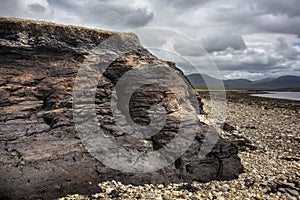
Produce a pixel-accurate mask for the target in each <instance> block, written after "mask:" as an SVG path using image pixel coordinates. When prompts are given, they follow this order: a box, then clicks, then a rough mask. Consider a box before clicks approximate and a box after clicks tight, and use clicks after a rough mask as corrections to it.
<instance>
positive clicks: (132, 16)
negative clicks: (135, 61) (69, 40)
mask: <svg viewBox="0 0 300 200" xmlns="http://www.w3.org/2000/svg"><path fill="white" fill-rule="evenodd" d="M50 2H51V3H50V4H52V5H53V6H54V7H57V8H58V9H62V10H65V11H67V12H68V13H69V14H73V15H76V14H77V13H80V14H79V16H80V20H81V21H82V22H84V23H90V24H96V25H98V26H107V27H111V28H113V29H119V30H121V29H128V28H138V27H142V26H145V25H147V24H148V23H149V22H150V21H151V20H152V19H153V12H151V11H148V10H147V9H146V8H143V7H141V8H138V7H135V6H132V5H131V4H130V3H129V2H124V1H121V0H111V1H106V0H101V1H97V0H91V1H70V0H66V1H62V0H51V1H50Z"/></svg>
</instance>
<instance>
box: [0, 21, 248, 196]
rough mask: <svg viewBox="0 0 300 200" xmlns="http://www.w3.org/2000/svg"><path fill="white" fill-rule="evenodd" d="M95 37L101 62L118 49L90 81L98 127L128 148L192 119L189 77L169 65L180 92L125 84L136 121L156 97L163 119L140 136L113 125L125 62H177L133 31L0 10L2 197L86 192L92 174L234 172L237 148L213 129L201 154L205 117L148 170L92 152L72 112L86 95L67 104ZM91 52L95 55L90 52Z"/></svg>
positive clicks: (141, 146) (133, 177)
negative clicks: (186, 114) (213, 137)
mask: <svg viewBox="0 0 300 200" xmlns="http://www.w3.org/2000/svg"><path fill="white" fill-rule="evenodd" d="M110 37H115V38H116V39H115V40H113V41H114V42H115V43H113V42H112V43H101V42H102V41H104V40H106V39H108V38H110ZM99 44H100V48H96V49H97V53H98V54H101V55H102V56H101V57H100V60H101V62H107V63H106V64H108V62H110V61H111V56H112V55H118V56H117V59H113V62H111V63H109V66H108V68H107V69H106V70H105V72H104V73H103V74H104V76H102V77H101V79H100V80H99V81H98V85H97V90H96V92H95V97H96V98H95V102H92V103H95V110H96V117H97V119H98V121H99V123H100V124H99V126H101V128H102V129H103V130H104V132H105V134H108V135H109V137H110V138H111V139H112V140H114V141H115V142H116V143H118V144H120V145H121V146H125V147H126V148H127V149H134V150H136V151H137V152H150V151H155V150H159V149H162V148H163V147H164V146H166V145H167V144H168V143H169V142H170V141H171V140H172V139H174V137H176V135H177V134H178V133H177V132H178V129H179V126H180V123H183V124H189V123H191V122H189V121H186V122H180V114H181V111H180V109H181V104H180V102H185V101H188V100H189V99H188V97H189V96H191V95H192V94H190V93H189V92H188V91H189V90H188V88H187V87H189V83H188V82H187V81H186V80H185V78H183V76H182V74H181V72H180V71H179V70H171V71H170V73H172V74H170V77H178V78H177V79H175V80H173V81H176V82H177V83H178V84H179V85H180V91H182V93H184V95H183V96H182V97H180V98H178V97H177V96H176V95H175V94H174V93H173V92H172V91H170V89H169V88H167V87H162V86H158V85H155V84H146V85H144V86H143V87H141V88H139V89H138V90H137V91H135V92H134V93H133V95H132V97H131V99H130V102H129V104H128V108H127V109H129V111H130V117H131V118H132V120H133V121H134V122H135V123H137V124H139V125H141V126H147V125H148V124H150V123H151V120H150V117H149V109H151V106H152V105H154V104H159V103H160V104H161V105H162V107H164V108H165V110H166V111H167V115H166V123H165V125H164V126H163V128H162V129H161V130H160V131H159V132H158V133H157V134H155V135H153V136H151V137H149V138H146V139H145V140H140V139H138V138H135V137H131V135H130V134H129V133H128V132H126V131H124V130H125V129H122V127H121V129H120V126H117V125H116V123H115V120H116V119H115V118H116V117H118V116H116V115H114V114H113V111H112V105H111V99H112V98H113V89H114V87H115V86H116V83H117V82H118V81H119V80H120V78H121V77H122V76H123V75H124V74H125V73H126V72H128V71H130V70H132V69H139V67H140V66H145V65H147V66H148V67H150V68H151V67H153V68H155V66H157V65H159V66H161V67H162V68H164V69H168V68H172V69H176V68H175V64H174V63H172V62H166V61H161V60H159V59H157V58H156V57H154V56H153V55H151V54H150V53H149V52H148V51H147V50H146V49H144V48H143V47H142V46H141V45H140V44H139V41H138V39H137V37H136V36H135V35H134V34H124V33H114V32H106V31H96V30H90V29H83V28H77V27H66V26H59V25H54V24H45V23H39V22H32V21H21V20H11V19H3V18H2V19H0V46H1V47H0V74H1V75H0V96H1V98H0V177H1V178H0V197H3V198H4V197H6V198H14V199H15V198H21V197H24V198H30V197H32V198H38V197H43V198H45V199H49V198H55V197H59V196H62V195H65V194H68V193H93V192H96V191H97V189H98V188H97V183H98V182H100V181H105V180H112V179H114V180H120V181H122V182H123V183H131V184H143V183H146V182H151V183H168V182H182V181H185V182H190V181H193V180H198V181H202V182H207V181H211V180H215V179H220V180H225V179H232V178H236V177H237V176H238V175H239V173H241V171H242V166H241V164H240V160H239V158H238V157H237V148H236V147H235V146H234V145H232V144H231V143H230V142H229V141H225V140H223V139H221V138H220V139H219V140H218V142H217V144H216V145H215V146H214V148H213V149H212V150H211V152H210V153H208V154H207V155H206V157H205V158H202V159H199V156H198V152H199V149H200V148H201V146H202V145H203V140H204V139H205V138H206V136H207V135H209V134H217V133H216V132H215V131H214V130H213V129H212V128H210V127H208V126H206V125H202V126H199V128H198V129H195V130H191V129H189V128H187V129H186V132H187V133H186V134H188V132H193V134H194V135H195V136H194V139H193V141H192V143H191V145H190V147H189V148H188V149H187V151H186V152H185V153H184V154H183V155H181V156H180V158H178V159H176V161H175V162H172V163H171V164H170V165H169V166H168V167H165V168H163V169H160V170H158V171H156V172H151V173H139V174H136V173H124V172H121V171H118V170H114V169H111V168H109V167H107V166H105V165H103V163H101V162H100V161H99V160H97V159H95V156H94V152H92V150H91V148H87V146H86V144H85V143H84V142H82V141H83V140H82V138H81V136H80V135H78V133H77V130H76V129H75V125H74V118H73V115H74V114H75V115H77V114H81V113H84V109H83V107H84V108H86V107H88V106H90V102H85V103H82V102H84V101H82V102H81V104H80V106H83V107H80V106H79V107H76V108H75V111H76V112H75V113H74V110H73V107H72V104H73V103H74V102H73V99H74V96H73V95H74V93H73V89H74V82H75V80H76V76H77V73H78V70H79V68H80V66H81V65H82V63H85V60H86V59H88V58H89V55H90V54H91V53H92V51H91V49H93V48H95V47H96V46H97V45H99ZM101 45H102V46H101ZM128 49H130V51H128ZM112 52H113V53H112ZM89 62H90V64H91V65H92V64H94V63H93V61H92V60H89ZM95 62H96V61H95ZM97 64H99V63H97ZM144 72H145V71H144ZM140 75H141V74H139V71H137V72H136V73H134V74H133V75H132V78H133V80H135V79H136V80H137V81H138V77H139V76H140ZM143 75H145V77H147V76H148V75H147V74H143ZM149 78H151V77H150V76H149ZM121 88H122V87H121ZM126 92H129V90H126V87H125V88H122V91H120V93H119V95H117V98H118V99H122V97H124V96H126V95H125V94H126ZM189 105H190V106H189V109H191V113H193V112H194V113H196V112H195V110H196V109H195V107H193V104H192V103H191V104H189ZM124 110H126V108H125V107H122V106H119V107H118V113H120V114H122V113H123V111H124ZM122 116H123V117H124V115H121V117H122ZM125 117H126V116H125ZM127 117H128V116H127ZM126 126H129V124H128V123H126V120H125V123H124V124H123V128H124V127H126ZM187 127H188V126H187ZM86 128H87V129H88V128H90V127H86ZM129 132H130V131H129ZM80 138H81V140H80ZM145 141H146V142H145ZM111 159H112V160H114V157H112V158H111ZM154 164H155V163H153V165H154Z"/></svg>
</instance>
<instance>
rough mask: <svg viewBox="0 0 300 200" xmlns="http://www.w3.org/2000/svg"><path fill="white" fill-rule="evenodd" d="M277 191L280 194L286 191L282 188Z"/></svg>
mask: <svg viewBox="0 0 300 200" xmlns="http://www.w3.org/2000/svg"><path fill="white" fill-rule="evenodd" d="M278 191H279V192H281V193H286V190H285V189H284V188H278Z"/></svg>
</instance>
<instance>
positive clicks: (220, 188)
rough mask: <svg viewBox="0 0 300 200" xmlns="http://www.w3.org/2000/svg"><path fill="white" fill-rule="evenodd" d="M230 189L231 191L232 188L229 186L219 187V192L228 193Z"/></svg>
mask: <svg viewBox="0 0 300 200" xmlns="http://www.w3.org/2000/svg"><path fill="white" fill-rule="evenodd" d="M229 189H230V187H229V185H227V184H225V185H223V186H221V187H219V190H220V191H222V192H227V191H228V190H229Z"/></svg>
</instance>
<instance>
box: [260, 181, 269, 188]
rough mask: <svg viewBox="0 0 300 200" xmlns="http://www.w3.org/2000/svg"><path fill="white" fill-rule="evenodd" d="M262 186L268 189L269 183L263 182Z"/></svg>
mask: <svg viewBox="0 0 300 200" xmlns="http://www.w3.org/2000/svg"><path fill="white" fill-rule="evenodd" d="M260 185H261V186H263V187H267V186H268V182H266V181H264V182H261V183H260Z"/></svg>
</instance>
